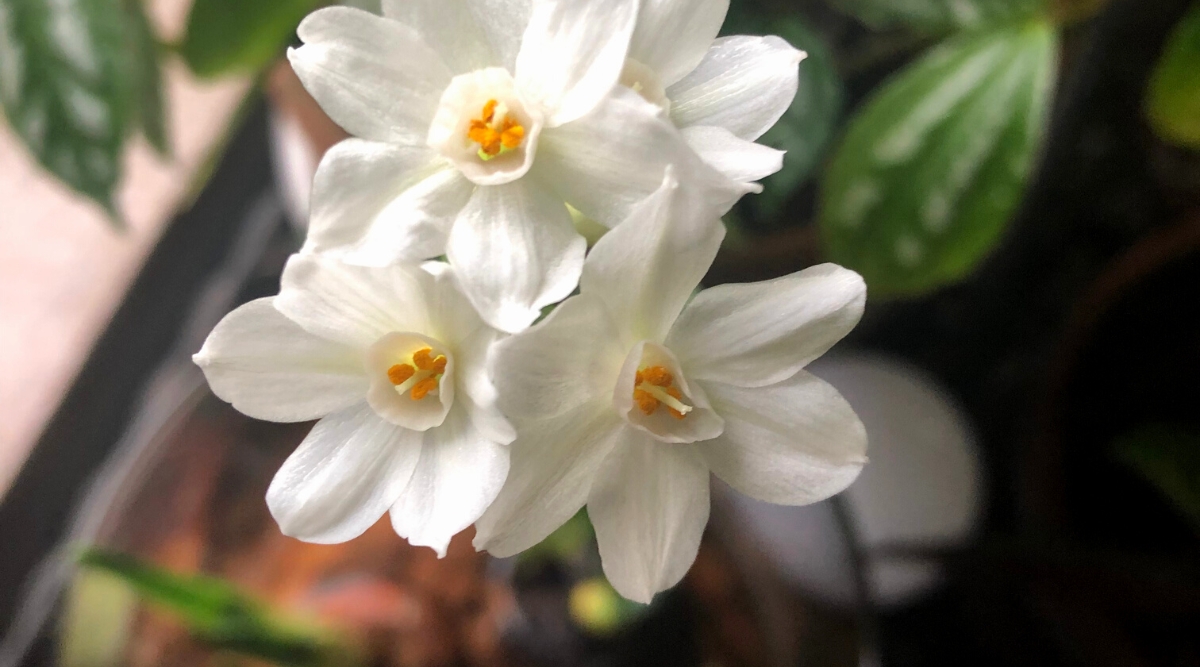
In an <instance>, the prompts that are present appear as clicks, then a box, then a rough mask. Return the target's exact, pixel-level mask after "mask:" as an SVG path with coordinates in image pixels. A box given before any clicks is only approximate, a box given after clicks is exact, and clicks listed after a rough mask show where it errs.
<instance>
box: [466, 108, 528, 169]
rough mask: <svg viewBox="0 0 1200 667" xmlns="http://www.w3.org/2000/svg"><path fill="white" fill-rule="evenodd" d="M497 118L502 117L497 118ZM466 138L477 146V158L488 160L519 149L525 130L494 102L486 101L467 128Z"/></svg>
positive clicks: (504, 109)
mask: <svg viewBox="0 0 1200 667" xmlns="http://www.w3.org/2000/svg"><path fill="white" fill-rule="evenodd" d="M497 116H502V117H500V118H498V117H497ZM467 138H468V139H470V140H471V141H473V142H474V143H477V144H479V157H480V158H482V159H484V160H490V159H492V158H494V157H496V156H498V155H500V154H501V153H505V152H507V151H512V150H516V149H517V148H520V146H521V142H522V141H524V140H525V128H524V127H522V126H521V124H520V123H519V122H517V120H516V119H514V118H513V117H512V116H509V115H508V111H507V109H506V108H504V107H502V106H501V105H500V103H499V102H498V101H496V100H488V101H487V103H486V104H484V105H483V109H482V110H481V111H480V112H479V118H477V119H475V120H472V121H471V125H470V127H469V128H467Z"/></svg>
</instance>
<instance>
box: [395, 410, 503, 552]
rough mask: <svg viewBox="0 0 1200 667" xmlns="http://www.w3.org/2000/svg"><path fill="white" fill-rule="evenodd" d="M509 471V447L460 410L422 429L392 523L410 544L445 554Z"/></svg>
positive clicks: (494, 492) (498, 490)
mask: <svg viewBox="0 0 1200 667" xmlns="http://www.w3.org/2000/svg"><path fill="white" fill-rule="evenodd" d="M507 476H508V448H507V447H504V446H503V445H499V444H496V443H494V442H492V441H490V440H488V439H487V438H486V437H484V435H483V434H482V433H480V432H479V431H477V430H476V429H475V428H474V427H473V426H472V424H471V420H470V419H469V418H468V417H467V415H466V413H464V412H463V411H462V410H453V411H452V412H451V413H450V415H449V416H448V417H447V418H446V421H445V423H443V424H442V425H441V426H439V427H437V428H435V429H431V430H429V431H427V432H426V433H425V441H424V445H423V446H422V448H421V460H420V462H419V463H418V464H417V468H416V471H415V472H413V475H412V479H411V480H409V483H408V486H407V487H405V489H404V492H403V493H401V494H400V497H399V498H398V499H397V500H396V503H395V504H394V505H392V510H391V517H392V527H393V528H395V529H396V533H398V534H399V535H400V536H401V537H405V538H408V541H409V543H410V544H412V545H414V546H421V547H430V548H432V549H433V550H434V551H436V552H437V554H438V557H439V558H441V557H444V556H445V555H446V548H447V547H448V546H449V545H450V538H452V537H454V536H455V535H457V534H458V533H460V532H462V531H463V530H466V528H467V527H468V526H470V525H471V524H473V523H475V520H476V519H478V518H479V516H480V515H481V514H483V511H484V510H485V509H487V506H488V505H490V504H491V502H492V500H493V499H494V498H495V497H496V494H497V493H499V492H500V487H501V486H502V485H503V484H504V479H505V478H506V477H507Z"/></svg>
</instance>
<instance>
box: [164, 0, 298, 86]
mask: <svg viewBox="0 0 1200 667" xmlns="http://www.w3.org/2000/svg"><path fill="white" fill-rule="evenodd" d="M318 4H320V2H319V0H196V1H195V3H194V4H193V5H192V11H191V14H190V15H189V16H188V23H187V37H185V38H184V41H183V45H182V46H181V47H180V54H181V55H182V56H183V59H184V60H185V61H186V62H187V64H188V66H189V67H191V68H192V71H193V72H195V73H196V75H197V76H200V77H215V76H219V75H222V74H228V73H231V72H257V71H258V70H260V69H262V68H263V67H265V66H266V65H268V64H269V63H270V62H271V61H272V60H274V59H275V58H276V57H278V56H279V54H280V52H281V51H282V49H283V47H284V46H285V45H286V44H287V43H288V41H289V40H290V39H291V38H292V35H293V34H294V33H295V31H296V26H298V25H299V24H300V20H301V19H303V18H304V16H305V15H306V14H308V13H309V12H310V11H312V9H313V8H314V7H316V6H317V5H318Z"/></svg>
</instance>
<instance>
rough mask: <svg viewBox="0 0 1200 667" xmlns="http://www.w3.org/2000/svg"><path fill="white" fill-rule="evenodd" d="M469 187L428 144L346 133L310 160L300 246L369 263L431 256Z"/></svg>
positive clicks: (438, 251)
mask: <svg viewBox="0 0 1200 667" xmlns="http://www.w3.org/2000/svg"><path fill="white" fill-rule="evenodd" d="M474 190H475V186H474V185H473V184H472V183H471V182H470V181H468V180H467V179H466V178H464V177H463V176H462V174H461V173H459V171H458V170H457V169H455V168H454V167H453V166H451V165H450V164H449V163H448V162H447V161H446V160H445V159H443V158H442V157H441V156H439V155H437V154H436V153H435V152H434V151H433V150H432V149H430V148H428V147H427V146H398V145H395V144H387V143H382V142H374V141H364V140H361V139H347V140H346V141H343V142H341V143H339V144H337V145H336V146H334V147H333V148H331V149H329V152H327V153H326V154H325V157H324V158H323V159H322V160H321V164H320V166H319V167H318V168H317V174H316V176H315V177H314V179H313V195H312V212H311V215H310V217H309V223H308V237H307V239H306V240H305V243H304V249H303V250H302V252H304V253H308V254H327V255H330V256H334V257H340V258H344V259H345V260H346V261H348V262H352V263H355V264H364V265H368V266H386V265H388V264H392V263H395V262H402V261H407V262H413V261H419V260H424V259H429V258H432V257H437V256H438V255H442V254H444V253H445V252H446V238H447V236H449V234H450V227H451V225H453V223H454V219H455V218H456V217H458V214H459V212H460V211H461V210H462V208H463V207H464V206H466V204H467V201H468V200H469V199H470V197H471V193H472V192H474Z"/></svg>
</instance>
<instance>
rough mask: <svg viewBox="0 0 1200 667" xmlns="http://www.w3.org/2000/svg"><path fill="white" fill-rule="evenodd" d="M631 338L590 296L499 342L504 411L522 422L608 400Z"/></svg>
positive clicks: (497, 376)
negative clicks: (618, 327)
mask: <svg viewBox="0 0 1200 667" xmlns="http://www.w3.org/2000/svg"><path fill="white" fill-rule="evenodd" d="M625 338H627V336H623V335H622V333H621V332H620V331H618V330H617V329H615V328H614V327H613V324H612V320H611V319H610V318H609V316H608V312H607V310H606V309H605V307H604V303H603V302H602V301H600V300H599V299H597V298H596V297H593V296H589V295H586V294H583V295H580V296H575V297H571V298H570V299H567V300H566V301H564V302H563V303H562V304H561V305H559V306H558V307H557V308H555V309H554V312H552V313H550V316H549V317H547V318H546V319H545V321H542V322H539V323H538V324H537V325H536V326H534V327H532V328H531V329H529V330H528V331H525V332H523V333H520V334H517V335H515V336H511V337H509V338H506V339H504V340H502V341H500V342H499V343H496V349H495V350H494V352H493V360H492V369H493V370H492V378H493V382H495V385H496V390H497V392H498V398H499V404H500V409H501V411H502V412H504V414H506V415H508V416H509V417H512V418H513V419H515V420H517V421H519V422H520V421H527V420H541V419H548V418H550V417H555V416H558V415H561V414H563V413H565V412H568V411H570V410H574V409H575V408H577V407H579V406H580V405H583V404H584V403H590V402H592V401H595V400H597V399H600V400H604V401H605V402H608V401H609V400H610V398H611V396H612V391H613V387H614V386H615V383H616V379H617V374H618V373H620V371H621V364H622V363H623V362H624V360H625V354H626V348H625V347H624V345H623V343H625V342H626V341H625Z"/></svg>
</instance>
